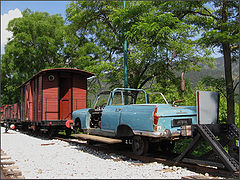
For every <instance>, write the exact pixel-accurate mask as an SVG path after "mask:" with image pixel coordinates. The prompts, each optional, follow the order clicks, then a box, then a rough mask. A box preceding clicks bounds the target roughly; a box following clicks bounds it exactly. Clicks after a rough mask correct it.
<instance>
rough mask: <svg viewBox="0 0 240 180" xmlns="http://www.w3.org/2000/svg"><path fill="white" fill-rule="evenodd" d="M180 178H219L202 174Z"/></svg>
mask: <svg viewBox="0 0 240 180" xmlns="http://www.w3.org/2000/svg"><path fill="white" fill-rule="evenodd" d="M181 179H220V178H218V177H210V176H203V175H193V176H183V177H182V178H181Z"/></svg>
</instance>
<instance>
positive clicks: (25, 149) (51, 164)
mask: <svg viewBox="0 0 240 180" xmlns="http://www.w3.org/2000/svg"><path fill="white" fill-rule="evenodd" d="M1 149H3V150H4V151H5V152H6V153H7V154H8V155H9V156H10V157H11V158H12V160H14V161H15V162H16V163H15V165H16V166H18V167H19V170H20V171H22V174H23V176H24V177H25V178H26V179H37V178H41V179H90V178H91V179H93V178H94V179H95V178H99V179H103V178H107V179H113V178H114V179H146V178H151V179H155V178H156V179H181V178H182V177H184V176H194V175H200V174H198V173H195V172H192V171H189V170H187V169H186V168H181V167H175V166H173V167H168V166H166V165H164V164H161V163H156V162H155V163H142V162H141V161H134V160H125V161H123V160H121V159H126V158H124V157H123V156H119V155H116V154H104V153H102V152H98V151H95V150H92V149H90V148H88V147H84V146H81V145H73V144H69V143H67V142H63V141H60V140H55V139H53V140H48V139H44V138H39V137H33V136H30V135H27V134H23V133H21V132H18V131H13V130H9V131H8V133H5V132H4V128H3V127H1Z"/></svg>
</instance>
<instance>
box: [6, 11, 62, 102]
mask: <svg viewBox="0 0 240 180" xmlns="http://www.w3.org/2000/svg"><path fill="white" fill-rule="evenodd" d="M22 14H23V17H22V18H15V19H13V20H11V21H10V22H9V24H8V28H7V30H9V31H11V32H12V33H13V37H12V38H11V39H9V42H8V43H7V45H6V46H5V54H3V55H2V61H1V80H2V82H1V84H2V101H1V103H2V104H11V103H15V102H17V101H19V97H20V94H19V93H20V91H19V89H18V86H20V85H21V84H22V83H23V82H24V81H26V80H27V79H29V78H30V77H31V76H33V75H34V74H35V73H37V72H39V71H40V70H42V69H45V68H50V67H52V68H53V67H61V66H63V64H64V56H63V55H62V48H63V47H64V41H63V40H64V37H63V34H64V33H63V31H64V20H63V18H62V17H59V16H58V15H52V16H50V15H49V14H48V13H46V12H43V13H42V12H32V11H30V10H29V9H26V10H25V11H23V12H22Z"/></svg>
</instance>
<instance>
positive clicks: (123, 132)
mask: <svg viewBox="0 0 240 180" xmlns="http://www.w3.org/2000/svg"><path fill="white" fill-rule="evenodd" d="M133 135H134V133H133V131H132V129H131V128H130V127H129V126H128V125H125V124H121V125H119V126H118V128H117V137H131V136H133Z"/></svg>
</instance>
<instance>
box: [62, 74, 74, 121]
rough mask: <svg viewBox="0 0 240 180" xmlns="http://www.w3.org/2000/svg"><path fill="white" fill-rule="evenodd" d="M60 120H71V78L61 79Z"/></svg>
mask: <svg viewBox="0 0 240 180" xmlns="http://www.w3.org/2000/svg"><path fill="white" fill-rule="evenodd" d="M60 119H71V78H61V79H60Z"/></svg>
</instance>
